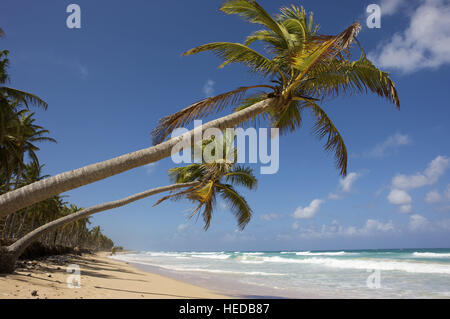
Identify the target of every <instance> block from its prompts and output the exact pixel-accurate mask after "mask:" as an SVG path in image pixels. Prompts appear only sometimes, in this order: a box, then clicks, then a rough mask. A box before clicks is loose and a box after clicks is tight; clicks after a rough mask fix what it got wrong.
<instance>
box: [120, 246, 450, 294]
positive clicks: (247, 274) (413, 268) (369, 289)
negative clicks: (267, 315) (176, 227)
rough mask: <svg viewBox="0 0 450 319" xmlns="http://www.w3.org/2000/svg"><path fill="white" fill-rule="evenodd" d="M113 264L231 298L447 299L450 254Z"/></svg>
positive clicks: (143, 259)
mask: <svg viewBox="0 0 450 319" xmlns="http://www.w3.org/2000/svg"><path fill="white" fill-rule="evenodd" d="M112 258H114V259H117V260H122V261H127V262H130V263H133V264H136V265H137V266H138V267H140V268H142V269H147V270H149V271H151V272H156V273H161V274H163V275H166V276H169V277H173V278H177V279H181V280H184V281H187V282H191V283H194V284H197V285H200V286H205V287H208V288H211V289H214V290H216V291H219V292H221V293H224V294H228V295H232V296H236V297H269V298H270V297H272V298H273V297H279V298H450V249H379V250H341V251H270V252H264V251H252V252H240V251H235V252H225V251H221V252H151V251H141V252H133V253H129V254H122V255H116V256H113V257H112Z"/></svg>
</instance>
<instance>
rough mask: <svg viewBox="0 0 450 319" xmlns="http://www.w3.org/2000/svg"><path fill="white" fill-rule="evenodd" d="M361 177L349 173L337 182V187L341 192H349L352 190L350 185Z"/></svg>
mask: <svg viewBox="0 0 450 319" xmlns="http://www.w3.org/2000/svg"><path fill="white" fill-rule="evenodd" d="M360 176H361V175H360V174H358V173H354V172H352V173H350V174H348V175H347V176H345V177H344V178H342V179H341V180H340V181H339V185H340V187H341V190H342V191H343V192H349V191H350V190H351V188H352V185H353V183H354V182H356V180H357V179H358V178H359V177H360Z"/></svg>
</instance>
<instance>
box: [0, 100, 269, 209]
mask: <svg viewBox="0 0 450 319" xmlns="http://www.w3.org/2000/svg"><path fill="white" fill-rule="evenodd" d="M274 102H275V99H274V98H269V99H266V100H264V101H261V102H258V103H256V104H254V105H252V106H250V107H248V108H245V109H243V110H241V111H239V112H236V113H232V114H230V115H227V116H224V117H221V118H218V119H216V120H213V121H211V122H208V123H206V124H204V125H202V127H201V128H200V129H201V131H202V132H203V131H204V130H206V129H208V128H213V127H214V128H218V129H226V128H231V127H234V126H236V125H237V124H239V123H242V122H245V121H247V120H248V119H250V118H252V117H254V116H256V115H258V114H261V113H263V112H265V111H266V110H267V109H268V108H269V107H270V106H271V105H272V104H273V103H274ZM194 131H196V130H191V131H189V132H187V133H185V134H183V135H180V136H178V137H175V138H172V139H170V140H168V141H165V142H163V143H161V144H158V145H155V146H152V147H149V148H145V149H142V150H140V151H136V152H133V153H128V154H125V155H122V156H118V157H115V158H113V159H110V160H107V161H103V162H99V163H96V164H91V165H88V166H85V167H82V168H78V169H75V170H72V171H68V172H64V173H61V174H58V175H55V176H52V177H49V178H46V179H43V180H41V181H38V182H35V183H32V184H29V185H27V186H24V187H21V188H19V189H17V190H13V191H11V192H8V193H6V194H3V195H1V196H0V217H2V216H6V215H8V214H11V213H13V212H16V211H18V210H19V209H22V208H25V207H27V206H30V205H32V204H34V203H37V202H40V201H42V200H44V199H47V198H49V197H51V196H54V195H57V194H60V193H63V192H66V191H69V190H71V189H75V188H78V187H80V186H83V185H86V184H90V183H93V182H96V181H99V180H102V179H105V178H107V177H110V176H113V175H116V174H119V173H122V172H125V171H127V170H130V169H132V168H136V167H139V166H143V165H146V164H149V163H153V162H156V161H159V160H161V159H163V158H166V157H168V156H170V155H171V151H172V148H173V147H174V146H175V145H176V144H177V143H179V142H180V141H182V140H183V139H191V140H192V139H193V137H194ZM196 132H197V131H196Z"/></svg>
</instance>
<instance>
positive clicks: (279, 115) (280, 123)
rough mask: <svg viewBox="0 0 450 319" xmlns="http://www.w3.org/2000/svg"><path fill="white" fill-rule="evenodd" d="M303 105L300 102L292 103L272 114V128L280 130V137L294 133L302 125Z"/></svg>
mask: <svg viewBox="0 0 450 319" xmlns="http://www.w3.org/2000/svg"><path fill="white" fill-rule="evenodd" d="M303 107H304V106H303V105H302V103H301V102H300V101H290V102H289V103H288V105H287V106H285V107H283V108H282V109H281V110H275V111H273V112H272V113H273V114H272V116H271V117H272V127H274V128H278V129H279V133H280V135H284V134H286V133H288V132H293V131H295V130H296V129H297V128H299V127H300V126H301V125H302V114H301V113H302V110H303Z"/></svg>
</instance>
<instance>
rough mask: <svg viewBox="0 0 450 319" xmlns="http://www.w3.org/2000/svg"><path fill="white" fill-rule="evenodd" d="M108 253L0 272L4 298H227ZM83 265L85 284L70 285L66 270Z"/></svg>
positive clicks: (48, 261)
mask: <svg viewBox="0 0 450 319" xmlns="http://www.w3.org/2000/svg"><path fill="white" fill-rule="evenodd" d="M107 256H108V254H107V253H98V254H93V255H90V254H83V255H82V256H75V255H66V256H64V257H62V258H50V259H47V260H44V261H35V262H33V261H30V262H25V263H23V267H21V268H19V269H17V270H16V272H15V273H14V274H10V275H0V298H13V299H21V298H32V299H38V298H39V299H67V298H70V299H95V298H119V299H127V298H137V299H173V298H175V299H178V298H202V299H203V298H205V299H209V298H227V297H226V296H223V295H220V294H216V293H214V292H212V291H209V290H207V289H205V288H201V287H197V286H194V285H191V284H187V283H184V282H181V281H177V280H174V279H171V278H168V277H164V276H161V275H158V274H152V273H149V272H144V271H141V270H139V269H136V268H135V267H133V266H131V265H129V264H127V263H124V262H120V261H115V260H112V259H110V258H108V257H107ZM70 264H76V265H79V267H80V270H81V276H80V279H81V280H80V281H81V287H80V288H69V287H68V284H67V278H68V277H69V276H70V275H71V274H70V273H68V272H66V269H67V266H68V265H70Z"/></svg>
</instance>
